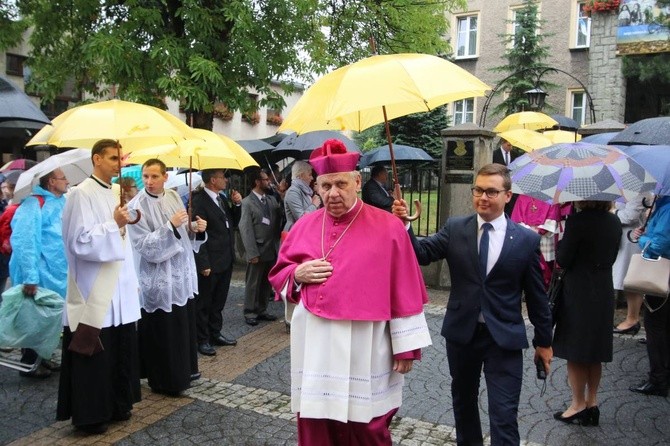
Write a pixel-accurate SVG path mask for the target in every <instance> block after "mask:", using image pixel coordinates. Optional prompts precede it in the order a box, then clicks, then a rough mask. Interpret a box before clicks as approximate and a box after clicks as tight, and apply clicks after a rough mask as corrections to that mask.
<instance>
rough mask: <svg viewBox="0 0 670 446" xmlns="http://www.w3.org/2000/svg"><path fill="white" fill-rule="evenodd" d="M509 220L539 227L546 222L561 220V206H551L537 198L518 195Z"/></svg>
mask: <svg viewBox="0 0 670 446" xmlns="http://www.w3.org/2000/svg"><path fill="white" fill-rule="evenodd" d="M510 218H511V219H512V221H514V222H516V223H525V224H527V225H528V226H540V225H542V224H544V222H545V221H547V220H553V221H556V222H558V221H560V220H561V205H560V204H554V205H551V204H547V203H545V202H544V201H541V200H538V199H537V198H532V197H529V196H527V195H519V196H518V197H517V199H516V202H515V203H514V209H513V210H512V215H511V216H510Z"/></svg>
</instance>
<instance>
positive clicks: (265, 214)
mask: <svg viewBox="0 0 670 446" xmlns="http://www.w3.org/2000/svg"><path fill="white" fill-rule="evenodd" d="M261 204H262V205H263V217H265V218H267V219H269V218H270V205H269V204H268V199H267V197H266V196H265V195H263V196H262V197H261Z"/></svg>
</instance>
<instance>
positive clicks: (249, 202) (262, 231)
mask: <svg viewBox="0 0 670 446" xmlns="http://www.w3.org/2000/svg"><path fill="white" fill-rule="evenodd" d="M265 198H266V199H267V203H268V206H269V207H270V224H269V225H267V224H264V223H263V204H262V203H261V201H260V200H259V199H258V197H257V196H256V195H255V194H254V193H253V192H251V193H249V195H247V196H246V197H245V198H244V199H243V200H242V217H241V218H240V224H239V228H240V235H241V236H242V244H244V250H245V251H246V258H247V261H249V260H251V259H253V258H254V257H260V260H261V262H274V261H275V260H276V259H277V251H278V243H279V232H280V228H279V224H280V222H281V219H280V211H281V208H280V206H279V203H278V202H277V200H276V199H275V198H274V197H273V196H272V195H269V194H266V195H265Z"/></svg>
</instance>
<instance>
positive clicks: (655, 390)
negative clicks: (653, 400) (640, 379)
mask: <svg viewBox="0 0 670 446" xmlns="http://www.w3.org/2000/svg"><path fill="white" fill-rule="evenodd" d="M628 390H630V391H631V392H636V393H642V394H644V395H655V396H668V388H667V387H661V386H657V385H656V384H652V383H650V382H649V381H646V382H644V383H642V384H640V385H639V386H637V387H635V386H632V387H629V388H628Z"/></svg>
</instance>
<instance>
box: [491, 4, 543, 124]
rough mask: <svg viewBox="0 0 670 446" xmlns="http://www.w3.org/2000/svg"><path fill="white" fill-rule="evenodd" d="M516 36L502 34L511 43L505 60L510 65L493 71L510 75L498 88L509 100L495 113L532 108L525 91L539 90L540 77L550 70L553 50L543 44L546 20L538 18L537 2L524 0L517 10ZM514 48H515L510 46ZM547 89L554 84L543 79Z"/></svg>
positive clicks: (498, 107) (540, 84) (541, 86)
mask: <svg viewBox="0 0 670 446" xmlns="http://www.w3.org/2000/svg"><path fill="white" fill-rule="evenodd" d="M515 22H516V24H517V27H516V34H501V35H500V37H501V38H503V39H504V40H505V42H506V43H507V44H508V49H507V50H506V51H505V54H504V57H505V58H506V59H507V64H506V65H502V66H499V67H495V68H493V70H494V71H497V72H502V73H509V76H508V77H507V78H505V79H503V80H502V81H501V82H500V83H499V86H498V89H499V91H505V92H507V93H508V97H507V98H506V99H505V100H504V101H503V102H502V103H501V104H499V105H498V106H496V107H495V108H494V109H493V114H499V113H503V114H504V115H509V114H512V113H516V112H520V111H523V110H527V109H528V105H529V104H528V99H527V98H526V94H525V92H526V91H528V90H531V89H533V88H535V85H536V81H537V77H538V75H540V74H541V73H542V72H543V70H545V69H546V68H549V65H547V64H545V63H544V60H545V59H546V58H547V57H548V56H549V48H548V47H547V46H544V45H543V44H542V42H543V40H544V35H543V34H542V33H541V32H540V28H541V27H542V24H543V23H544V22H545V21H544V20H540V19H539V18H538V6H537V3H536V0H524V5H523V7H522V8H520V9H517V10H516V20H515ZM510 45H511V46H510ZM538 86H539V87H540V88H542V89H543V90H545V91H546V90H547V89H549V88H550V87H552V86H553V85H552V84H550V83H548V82H543V81H542V80H541V79H540V82H539V84H538Z"/></svg>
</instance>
